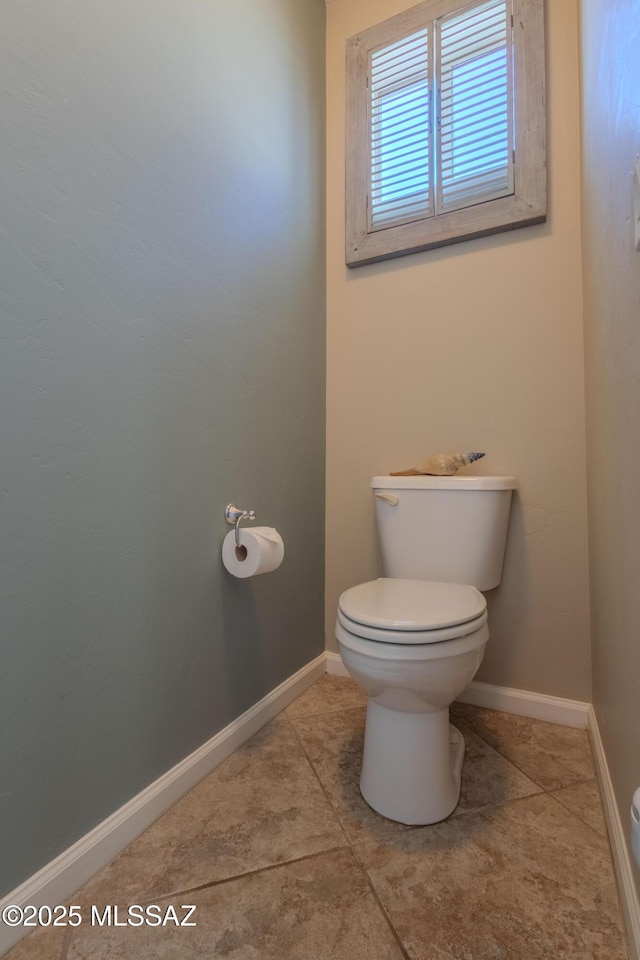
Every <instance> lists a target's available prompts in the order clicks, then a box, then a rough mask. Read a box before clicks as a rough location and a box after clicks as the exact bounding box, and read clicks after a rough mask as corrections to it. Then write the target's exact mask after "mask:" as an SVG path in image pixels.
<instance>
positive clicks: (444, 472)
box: [390, 453, 484, 477]
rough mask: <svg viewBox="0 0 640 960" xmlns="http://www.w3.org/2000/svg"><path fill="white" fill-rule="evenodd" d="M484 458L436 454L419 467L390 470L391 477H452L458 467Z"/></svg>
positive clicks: (480, 455)
mask: <svg viewBox="0 0 640 960" xmlns="http://www.w3.org/2000/svg"><path fill="white" fill-rule="evenodd" d="M481 457H484V453H436V454H434V456H433V457H429V458H428V459H427V460H425V461H424V463H422V464H421V465H420V466H419V467H410V468H409V469H408V470H395V471H394V470H392V471H391V473H390V476H392V477H419V476H424V475H427V476H431V477H452V476H453V474H454V473H457V472H458V470H459V469H460V467H466V466H467V464H469V463H473V462H474V461H475V460H480V459H481Z"/></svg>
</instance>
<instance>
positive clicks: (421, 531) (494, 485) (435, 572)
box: [371, 476, 516, 591]
mask: <svg viewBox="0 0 640 960" xmlns="http://www.w3.org/2000/svg"><path fill="white" fill-rule="evenodd" d="M371 487H372V490H373V494H374V500H375V505H376V521H377V525H378V537H379V540H380V549H381V552H382V563H383V566H384V574H385V576H387V577H396V578H401V579H410V580H439V581H445V582H448V583H468V584H471V585H472V586H474V587H476V588H477V589H478V590H483V591H484V590H491V589H492V587H497V585H498V584H499V583H500V580H501V578H502V561H503V559H504V551H505V546H506V542H507V528H508V526H509V509H510V506H511V494H512V491H513V490H514V489H515V487H516V481H515V477H459V476H454V477H424V476H419V477H373V479H372V481H371Z"/></svg>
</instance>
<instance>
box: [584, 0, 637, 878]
mask: <svg viewBox="0 0 640 960" xmlns="http://www.w3.org/2000/svg"><path fill="white" fill-rule="evenodd" d="M639 47H640V6H639V5H638V2H637V0H617V2H616V3H611V0H582V48H583V49H582V64H583V67H582V69H583V140H584V162H583V255H584V305H585V347H586V373H587V376H586V386H587V450H588V481H589V483H588V491H589V540H590V551H589V552H590V563H591V597H592V625H593V702H594V707H595V710H596V714H597V718H598V726H599V728H600V731H601V734H602V739H603V741H604V746H605V750H606V754H607V762H608V765H609V770H610V773H611V777H612V780H613V784H614V789H615V793H616V798H617V802H618V805H619V809H620V817H621V820H622V823H623V825H624V827H625V828H626V830H629V806H630V804H631V797H632V794H633V791H634V790H635V789H636V787H638V786H640V723H639V711H638V704H639V703H640V643H638V634H639V630H640V626H639V625H640V590H639V589H638V578H639V575H640V497H639V492H638V475H639V474H640V430H639V426H638V423H639V421H638V411H640V253H637V252H636V251H635V250H634V249H633V227H632V219H633V215H632V210H633V186H632V182H633V181H632V175H633V167H634V162H635V160H636V159H637V157H638V154H639V153H640V58H639V57H638V48H639ZM638 881H640V873H638V872H637V871H636V882H637V883H638ZM638 889H639V890H640V883H638Z"/></svg>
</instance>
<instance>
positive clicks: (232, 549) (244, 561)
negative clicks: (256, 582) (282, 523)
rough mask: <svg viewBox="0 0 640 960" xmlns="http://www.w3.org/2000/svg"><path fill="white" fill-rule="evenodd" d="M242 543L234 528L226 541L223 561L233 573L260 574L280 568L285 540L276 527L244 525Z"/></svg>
mask: <svg viewBox="0 0 640 960" xmlns="http://www.w3.org/2000/svg"><path fill="white" fill-rule="evenodd" d="M238 539H239V540H240V546H239V547H237V546H236V533H235V530H232V531H231V532H230V533H228V534H227V535H226V537H225V538H224V542H223V544H222V562H223V563H224V565H225V567H226V569H227V570H228V571H229V573H230V574H231V575H232V576H233V577H241V578H245V577H257V576H258V574H260V573H269V572H270V571H271V570H277V569H278V567H279V566H280V564H281V563H282V558H283V557H284V543H283V542H282V537H281V536H280V534H279V533H278V531H277V530H276V529H275V527H246V528H243V527H240V535H239V538H238Z"/></svg>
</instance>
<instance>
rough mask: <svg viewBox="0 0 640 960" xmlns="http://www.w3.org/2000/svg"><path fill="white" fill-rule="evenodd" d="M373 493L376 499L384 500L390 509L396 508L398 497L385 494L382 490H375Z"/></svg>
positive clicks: (393, 494)
mask: <svg viewBox="0 0 640 960" xmlns="http://www.w3.org/2000/svg"><path fill="white" fill-rule="evenodd" d="M374 493H375V496H376V497H378V499H380V500H384V502H385V503H388V504H389V505H390V506H392V507H397V506H398V504H399V503H400V497H398V496H396V494H395V493H385V492H384V491H383V490H375V491H374Z"/></svg>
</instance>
